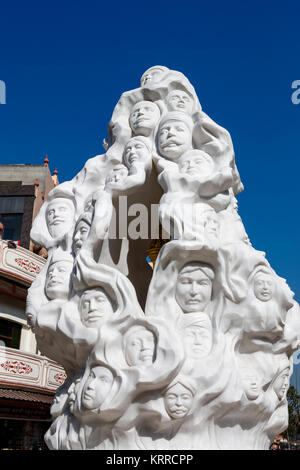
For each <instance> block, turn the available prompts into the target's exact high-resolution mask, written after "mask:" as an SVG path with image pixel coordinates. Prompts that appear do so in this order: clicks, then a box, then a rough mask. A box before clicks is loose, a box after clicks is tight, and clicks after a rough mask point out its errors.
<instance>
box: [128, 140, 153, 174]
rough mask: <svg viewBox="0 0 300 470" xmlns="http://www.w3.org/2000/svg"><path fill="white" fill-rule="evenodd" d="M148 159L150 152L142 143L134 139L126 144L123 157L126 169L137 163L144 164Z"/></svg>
mask: <svg viewBox="0 0 300 470" xmlns="http://www.w3.org/2000/svg"><path fill="white" fill-rule="evenodd" d="M150 158H151V155H150V152H149V150H148V148H147V146H146V144H144V142H142V141H141V140H139V139H135V138H133V139H130V140H129V142H127V144H126V146H125V149H124V155H123V159H124V163H125V165H126V166H127V168H130V167H131V165H133V164H137V163H141V164H145V163H146V162H147V161H149V159H150Z"/></svg>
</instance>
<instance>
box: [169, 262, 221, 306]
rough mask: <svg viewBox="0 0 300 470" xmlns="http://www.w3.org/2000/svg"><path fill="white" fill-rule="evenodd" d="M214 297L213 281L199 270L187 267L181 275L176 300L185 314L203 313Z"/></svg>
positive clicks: (177, 285)
mask: <svg viewBox="0 0 300 470" xmlns="http://www.w3.org/2000/svg"><path fill="white" fill-rule="evenodd" d="M211 296H212V281H211V279H210V278H209V277H208V276H207V275H206V274H205V273H204V272H203V271H202V270H201V269H200V267H199V268H197V267H196V266H195V267H192V269H191V268H190V267H189V266H188V265H187V266H186V267H184V268H183V269H182V270H181V271H180V273H179V275H178V280H177V284H176V292H175V298H176V301H177V303H178V304H179V306H180V307H181V308H182V310H183V312H184V313H191V312H203V311H204V310H205V309H206V307H207V306H208V304H209V302H210V300H211Z"/></svg>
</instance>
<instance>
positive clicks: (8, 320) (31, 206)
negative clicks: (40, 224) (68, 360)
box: [0, 157, 65, 449]
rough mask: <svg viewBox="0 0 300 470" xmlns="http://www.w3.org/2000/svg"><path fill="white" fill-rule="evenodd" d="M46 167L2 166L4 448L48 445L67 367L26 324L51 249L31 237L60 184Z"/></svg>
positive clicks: (0, 381)
mask: <svg viewBox="0 0 300 470" xmlns="http://www.w3.org/2000/svg"><path fill="white" fill-rule="evenodd" d="M48 163H49V161H48V159H47V157H46V158H45V160H44V165H28V164H25V165H0V448H1V449H3V448H9V449H24V448H28V449H29V448H34V447H36V448H43V447H44V443H43V441H42V439H41V438H42V436H43V434H44V432H45V431H46V429H47V428H48V427H49V421H50V414H49V408H50V403H51V401H52V399H53V394H54V392H55V390H56V388H57V387H58V386H59V385H60V384H61V383H63V381H64V378H65V374H64V371H63V369H62V368H61V367H60V366H58V365H57V364H56V363H54V362H53V361H49V360H48V359H47V358H45V357H44V356H41V355H40V354H39V352H38V350H37V346H36V341H35V336H34V334H33V333H32V332H31V331H30V329H29V327H28V326H27V322H26V317H25V305H26V297H27V289H28V288H29V287H30V285H31V283H32V282H33V280H34V279H35V277H36V275H37V274H38V273H39V272H40V270H41V268H42V267H43V265H44V263H45V258H46V257H47V251H46V250H45V249H44V248H43V247H41V246H37V245H34V244H33V243H32V242H31V241H30V235H29V234H30V229H31V226H32V222H33V220H34V218H35V216H36V215H37V213H38V211H39V209H40V207H41V206H42V204H43V202H44V199H45V198H46V197H47V194H48V193H49V191H50V190H51V189H52V188H54V186H56V185H57V184H58V179H57V171H56V170H55V171H54V174H53V175H51V173H50V170H49V165H48Z"/></svg>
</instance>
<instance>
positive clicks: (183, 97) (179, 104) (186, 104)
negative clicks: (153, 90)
mask: <svg viewBox="0 0 300 470" xmlns="http://www.w3.org/2000/svg"><path fill="white" fill-rule="evenodd" d="M166 102H167V107H168V110H169V111H181V112H184V113H187V114H191V113H192V110H193V101H192V99H191V97H190V96H189V95H188V94H187V93H186V92H185V91H183V90H172V91H170V93H169V94H168V96H167V98H166Z"/></svg>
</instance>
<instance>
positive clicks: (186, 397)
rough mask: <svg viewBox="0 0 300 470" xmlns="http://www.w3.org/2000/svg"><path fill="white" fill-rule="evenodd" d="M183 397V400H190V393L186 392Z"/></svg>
mask: <svg viewBox="0 0 300 470" xmlns="http://www.w3.org/2000/svg"><path fill="white" fill-rule="evenodd" d="M181 398H182V399H183V400H189V399H190V395H188V394H184V395H181Z"/></svg>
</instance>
